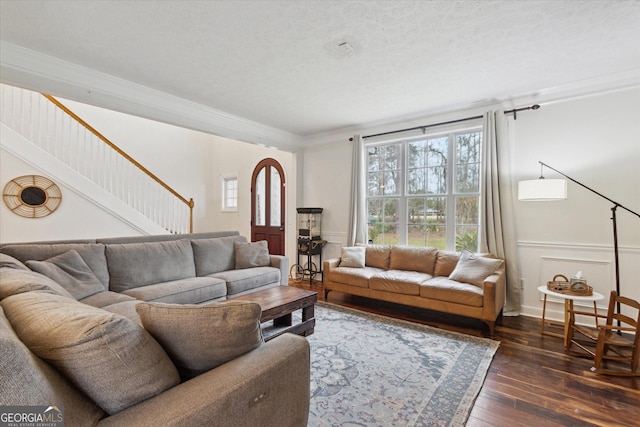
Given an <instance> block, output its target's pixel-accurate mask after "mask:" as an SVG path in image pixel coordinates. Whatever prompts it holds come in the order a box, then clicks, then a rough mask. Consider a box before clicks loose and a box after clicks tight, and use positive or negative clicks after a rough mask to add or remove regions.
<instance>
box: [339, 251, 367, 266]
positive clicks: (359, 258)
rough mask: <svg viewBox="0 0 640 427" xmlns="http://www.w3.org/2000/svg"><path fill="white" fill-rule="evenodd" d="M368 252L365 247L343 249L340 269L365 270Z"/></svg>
mask: <svg viewBox="0 0 640 427" xmlns="http://www.w3.org/2000/svg"><path fill="white" fill-rule="evenodd" d="M366 252H367V248H366V247H365V246H345V247H343V248H342V254H341V255H340V267H356V268H364V262H365V254H366Z"/></svg>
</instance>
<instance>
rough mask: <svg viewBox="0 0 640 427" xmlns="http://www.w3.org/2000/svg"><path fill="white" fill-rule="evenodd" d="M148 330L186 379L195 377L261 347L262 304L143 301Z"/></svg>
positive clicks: (140, 311)
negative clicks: (200, 303)
mask: <svg viewBox="0 0 640 427" xmlns="http://www.w3.org/2000/svg"><path fill="white" fill-rule="evenodd" d="M136 310H137V311H138V315H139V316H140V320H141V321H142V325H143V326H144V328H145V329H146V330H147V331H149V333H151V335H153V336H154V338H155V339H157V340H158V342H159V343H160V344H161V345H162V347H163V348H164V349H165V351H166V352H167V353H168V354H169V357H171V360H173V363H175V365H176V367H177V368H178V371H179V372H180V376H181V377H182V379H183V380H187V379H190V378H193V377H195V376H197V375H199V374H201V373H203V372H206V371H208V370H210V369H213V368H215V367H216V366H219V365H221V364H223V363H225V362H227V361H229V360H232V359H235V358H236V357H238V356H241V355H243V354H245V353H248V352H250V351H251V350H253V349H255V348H257V347H259V346H260V345H261V344H262V343H263V342H264V341H263V338H262V330H261V329H260V316H261V313H262V309H261V308H260V305H258V304H256V303H253V302H246V301H228V302H222V303H209V304H205V305H188V304H165V303H147V302H141V303H139V304H138V305H137V306H136Z"/></svg>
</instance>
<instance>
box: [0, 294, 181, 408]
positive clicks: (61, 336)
mask: <svg viewBox="0 0 640 427" xmlns="http://www.w3.org/2000/svg"><path fill="white" fill-rule="evenodd" d="M0 304H2V308H3V309H4V311H5V313H6V316H7V318H8V319H9V321H10V322H11V325H12V326H13V328H14V330H15V332H16V334H17V335H18V336H19V337H20V340H21V341H22V342H23V343H25V345H26V346H27V347H28V348H29V350H31V351H32V352H34V353H35V354H36V355H37V356H39V357H40V358H42V359H44V360H46V361H48V362H49V363H50V364H52V365H53V366H54V367H56V368H57V369H58V370H59V371H60V372H62V374H63V375H64V376H65V377H67V378H68V379H69V380H70V381H71V382H72V383H74V384H75V386H76V387H78V389H80V390H81V391H82V392H84V393H85V394H86V395H87V396H88V397H89V398H91V399H92V400H93V401H94V402H96V404H98V406H100V407H101V408H102V409H104V410H105V411H106V412H107V413H109V414H114V413H116V412H119V411H121V410H123V409H125V408H128V407H129V406H132V405H135V404H136V403H138V402H141V401H143V400H146V399H149V398H150V397H153V396H155V395H157V394H160V393H162V392H163V391H165V390H167V389H169V388H171V387H173V386H175V385H177V384H178V383H179V382H180V377H179V375H178V372H177V370H176V368H175V366H174V365H173V364H172V363H171V359H169V357H168V356H167V354H166V353H165V352H164V350H163V349H162V347H161V346H160V345H159V344H158V343H157V342H156V340H154V339H153V337H152V336H151V335H149V333H148V332H147V331H145V330H144V329H143V328H142V327H141V326H139V325H137V324H135V323H134V322H132V321H131V320H129V319H126V318H125V317H123V316H120V315H118V314H114V313H109V312H107V311H104V310H101V309H99V308H95V307H90V306H88V305H85V304H82V303H80V302H78V301H75V300H72V299H69V298H65V297H61V296H59V295H50V294H45V293H40V292H28V293H22V294H17V295H13V296H11V297H9V298H5V299H4V300H2V302H0Z"/></svg>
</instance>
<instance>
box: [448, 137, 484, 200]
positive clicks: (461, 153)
mask: <svg viewBox="0 0 640 427" xmlns="http://www.w3.org/2000/svg"><path fill="white" fill-rule="evenodd" d="M481 139H482V137H481V134H480V132H472V133H464V134H459V135H456V150H457V151H456V158H457V164H456V175H455V176H456V190H455V191H456V192H457V193H478V192H479V191H480V141H481Z"/></svg>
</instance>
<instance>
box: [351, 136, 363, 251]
mask: <svg viewBox="0 0 640 427" xmlns="http://www.w3.org/2000/svg"><path fill="white" fill-rule="evenodd" d="M364 154H365V153H364V139H363V138H362V136H360V135H354V136H353V157H352V161H351V162H352V164H351V200H350V209H349V235H348V236H347V237H348V240H347V243H348V244H349V245H350V246H353V245H355V244H356V243H367V200H366V191H367V186H366V179H367V178H366V165H365V155H364Z"/></svg>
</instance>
